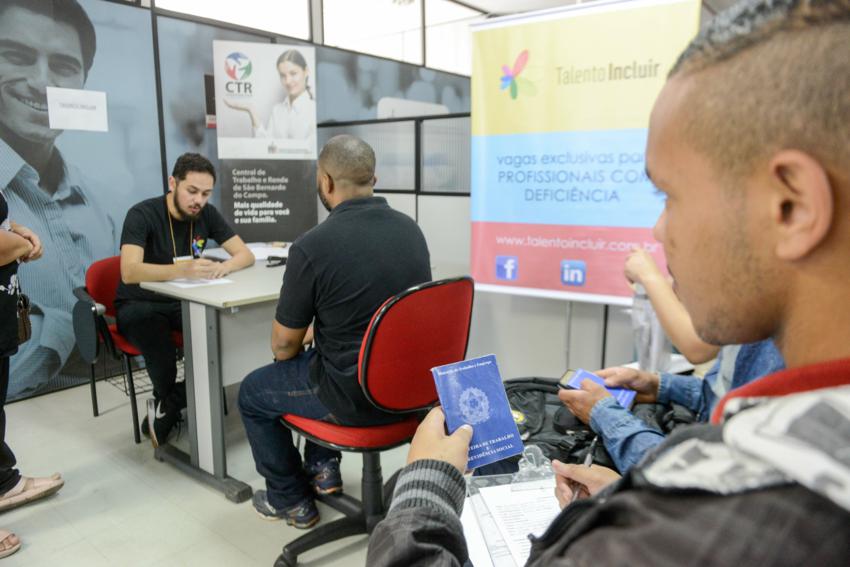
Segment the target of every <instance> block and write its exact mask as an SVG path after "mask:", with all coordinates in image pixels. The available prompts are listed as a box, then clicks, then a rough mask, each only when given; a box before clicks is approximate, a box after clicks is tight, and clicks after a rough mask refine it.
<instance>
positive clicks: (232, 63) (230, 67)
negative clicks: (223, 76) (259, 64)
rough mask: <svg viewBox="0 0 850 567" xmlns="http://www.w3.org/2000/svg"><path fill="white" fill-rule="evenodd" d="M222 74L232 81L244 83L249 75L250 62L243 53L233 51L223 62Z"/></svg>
mask: <svg viewBox="0 0 850 567" xmlns="http://www.w3.org/2000/svg"><path fill="white" fill-rule="evenodd" d="M224 72H225V73H227V76H228V77H230V78H231V79H233V80H234V81H244V80H245V79H247V78H248V77H249V76H250V75H251V60H250V59H248V56H247V55H245V54H244V53H239V52H238V51H234V52H233V53H231V54H230V55H228V56H227V59H225V60H224Z"/></svg>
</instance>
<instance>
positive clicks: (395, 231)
mask: <svg viewBox="0 0 850 567" xmlns="http://www.w3.org/2000/svg"><path fill="white" fill-rule="evenodd" d="M430 280H431V265H430V256H429V254H428V246H427V245H426V244H425V237H424V236H423V235H422V231H421V230H420V229H419V227H418V226H417V225H416V223H415V222H414V221H413V219H411V218H410V217H408V216H407V215H405V214H403V213H400V212H398V211H395V210H393V209H391V208H390V207H389V205H387V201H386V199H384V198H383V197H369V198H360V199H352V200H349V201H345V202H343V203H341V204H339V205H337V206H336V207H335V208H334V209H333V211H331V214H330V216H328V218H327V219H326V220H325V221H324V222H323V223H322V224H320V225H318V226H316V227H315V228H313V229H312V230H310V231H309V232H307V233H305V234H304V235H302V236H301V237H300V238H298V239H297V240H296V241H295V242H294V243H293V244H292V247H291V248H290V250H289V259H288V260H287V264H286V271H285V272H284V275H283V287H282V288H281V293H280V300H279V301H278V305H277V312H276V313H275V319H277V322H278V323H280V324H281V325H283V326H285V327H289V328H291V329H301V328H304V327H307V326H308V325H310V323H312V322H313V321H314V319H315V325H314V327H313V331H314V336H315V344H316V351H317V355H318V356H316V357H315V358H314V361H315V362H314V365H313V368H312V371H311V374H312V379H313V381H314V382H315V383H316V385H317V386H318V387H319V398H320V399H321V400H322V402H323V403H324V404H325V405H326V406H327V408H328V409H329V410H330V411H331V413H333V414H334V416H335V417H337V418H338V419H339V420H340V421H342V422H343V423H345V424H348V425H370V424H372V425H377V424H380V423H389V422H392V421H398V420H399V416H397V415H393V414H388V413H385V412H381V411H379V410H377V409H376V408H375V407H374V406H373V405H372V404H370V403H369V402H368V400H366V397H365V396H364V395H363V392H362V391H361V390H360V384H359V383H358V381H357V357H358V354H359V352H360V343H361V342H362V340H363V333H365V332H366V327H368V326H369V321H371V319H372V315H374V314H375V311H376V310H377V309H378V307H380V306H381V304H383V303H384V301H386V300H387V299H389V298H390V297H392V296H393V295H395V294H397V293H399V292H401V291H404V290H405V289H407V288H409V287H411V286H414V285H416V284H420V283H423V282H427V281H430Z"/></svg>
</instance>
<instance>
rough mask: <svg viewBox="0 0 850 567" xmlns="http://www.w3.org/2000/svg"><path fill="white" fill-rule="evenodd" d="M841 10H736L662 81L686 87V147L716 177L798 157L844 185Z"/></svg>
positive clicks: (849, 15)
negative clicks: (791, 153) (779, 154)
mask: <svg viewBox="0 0 850 567" xmlns="http://www.w3.org/2000/svg"><path fill="white" fill-rule="evenodd" d="M848 38H850V0H745V1H743V2H740V3H738V4H736V5H735V6H733V7H731V8H730V9H729V10H727V11H724V12H722V13H720V14H718V16H717V17H716V18H715V19H714V20H713V21H712V23H711V24H710V25H709V27H708V28H707V29H706V30H704V31H703V32H702V33H701V34H700V35H699V36H698V37H697V38H696V39H695V40H694V41H693V42H692V43H691V44H690V46H689V47H688V48H687V49H686V50H685V52H684V53H683V54H682V56H681V57H680V58H679V61H678V62H677V63H676V65H675V66H674V67H673V69H672V71H671V72H670V76H671V78H675V79H687V80H688V81H689V82H690V83H691V87H692V88H690V89H689V95H688V99H689V100H688V101H687V103H686V104H685V105H684V108H687V109H688V110H687V112H683V113H682V116H681V119H682V121H683V124H682V125H683V126H684V133H685V136H686V139H687V141H688V142H689V143H691V144H692V145H693V146H694V147H695V148H696V149H699V150H700V151H703V152H704V153H705V154H706V155H707V156H709V157H710V158H711V159H712V160H713V161H714V162H715V164H716V165H717V166H718V167H719V169H721V170H722V171H723V172H724V173H726V174H730V175H733V176H738V175H740V174H746V173H747V172H748V171H750V170H751V169H752V167H753V165H754V164H755V163H756V162H758V161H760V159H762V158H767V157H768V156H770V155H772V154H773V153H775V152H776V151H779V150H782V149H789V148H793V149H797V150H801V151H804V152H806V153H807V154H809V155H811V156H812V157H814V158H815V159H817V160H818V161H819V162H820V163H822V164H823V166H824V167H825V168H826V169H827V170H829V171H830V172H831V173H832V174H833V175H835V176H837V177H839V178H842V179H843V180H844V182H845V183H846V182H847V181H848V179H850V128H848V127H847V124H848V123H850V96H848V94H847V93H850V43H848Z"/></svg>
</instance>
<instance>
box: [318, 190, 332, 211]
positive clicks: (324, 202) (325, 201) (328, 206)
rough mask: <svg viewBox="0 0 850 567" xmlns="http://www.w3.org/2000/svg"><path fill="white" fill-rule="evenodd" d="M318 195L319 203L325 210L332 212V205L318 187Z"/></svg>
mask: <svg viewBox="0 0 850 567" xmlns="http://www.w3.org/2000/svg"><path fill="white" fill-rule="evenodd" d="M316 193H318V194H319V201H321V202H322V206H323V207H325V210H326V211H328V212H331V204H330V203H329V202H328V198H327V197H325V195H324V194H323V193H322V188H321V187H317V188H316Z"/></svg>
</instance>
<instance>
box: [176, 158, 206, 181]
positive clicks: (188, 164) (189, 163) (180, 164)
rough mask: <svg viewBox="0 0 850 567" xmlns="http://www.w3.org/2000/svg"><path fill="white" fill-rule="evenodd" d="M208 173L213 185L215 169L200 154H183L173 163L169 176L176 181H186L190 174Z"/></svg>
mask: <svg viewBox="0 0 850 567" xmlns="http://www.w3.org/2000/svg"><path fill="white" fill-rule="evenodd" d="M193 171H194V172H198V173H209V174H210V175H212V178H213V183H215V167H213V164H212V163H211V162H210V160H208V159H207V158H205V157H204V156H202V155H201V154H194V153H189V152H187V153H185V154H183V155H181V156H180V157H179V158H177V161H176V162H174V169H173V170H172V171H171V176H172V177H174V179H176V180H177V181H183V180H184V179H186V175H187V174H188V173H191V172H193Z"/></svg>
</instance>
